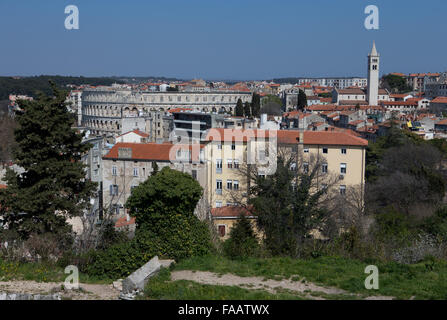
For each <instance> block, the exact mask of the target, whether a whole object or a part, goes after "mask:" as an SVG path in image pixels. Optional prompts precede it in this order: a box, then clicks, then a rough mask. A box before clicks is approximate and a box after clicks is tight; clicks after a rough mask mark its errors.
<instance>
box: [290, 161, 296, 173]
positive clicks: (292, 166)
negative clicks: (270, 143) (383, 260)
mask: <svg viewBox="0 0 447 320" xmlns="http://www.w3.org/2000/svg"><path fill="white" fill-rule="evenodd" d="M295 170H296V163H295V162H293V163H291V164H290V171H295Z"/></svg>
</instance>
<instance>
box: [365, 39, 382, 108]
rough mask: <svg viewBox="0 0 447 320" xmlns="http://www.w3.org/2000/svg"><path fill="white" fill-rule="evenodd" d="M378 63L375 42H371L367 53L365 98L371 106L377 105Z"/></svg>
mask: <svg viewBox="0 0 447 320" xmlns="http://www.w3.org/2000/svg"><path fill="white" fill-rule="evenodd" d="M379 64H380V55H379V54H378V53H377V49H376V43H375V42H373V47H372V50H371V53H370V54H369V55H368V92H367V99H368V103H369V105H371V106H377V105H378V96H379Z"/></svg>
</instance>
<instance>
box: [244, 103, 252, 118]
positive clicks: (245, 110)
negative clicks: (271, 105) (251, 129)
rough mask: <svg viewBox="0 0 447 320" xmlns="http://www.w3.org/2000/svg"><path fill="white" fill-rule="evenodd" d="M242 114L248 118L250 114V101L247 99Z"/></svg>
mask: <svg viewBox="0 0 447 320" xmlns="http://www.w3.org/2000/svg"><path fill="white" fill-rule="evenodd" d="M244 115H245V117H246V118H250V117H251V116H252V114H251V106H250V103H249V102H248V101H247V102H245V106H244Z"/></svg>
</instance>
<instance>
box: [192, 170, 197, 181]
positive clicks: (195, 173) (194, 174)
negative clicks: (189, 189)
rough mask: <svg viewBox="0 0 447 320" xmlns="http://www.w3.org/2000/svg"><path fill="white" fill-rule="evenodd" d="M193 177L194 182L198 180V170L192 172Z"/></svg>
mask: <svg viewBox="0 0 447 320" xmlns="http://www.w3.org/2000/svg"><path fill="white" fill-rule="evenodd" d="M191 176H192V178H193V179H194V180H197V170H192V171H191Z"/></svg>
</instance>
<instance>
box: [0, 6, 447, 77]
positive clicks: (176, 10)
mask: <svg viewBox="0 0 447 320" xmlns="http://www.w3.org/2000/svg"><path fill="white" fill-rule="evenodd" d="M69 4H74V5H76V6H78V8H79V11H80V29H79V30H66V29H65V28H64V20H65V18H66V15H65V14H64V8H65V6H67V5H69ZM131 4H132V5H131V6H129V4H123V3H119V2H117V1H109V2H107V4H105V3H103V4H99V3H89V2H87V1H71V2H67V1H65V2H61V3H60V4H57V5H56V4H54V3H51V4H50V3H45V4H39V6H37V5H36V4H34V3H32V4H24V3H14V2H13V1H3V2H2V3H1V4H0V12H1V13H0V16H1V18H2V19H0V30H4V34H2V38H3V39H4V43H5V44H6V45H5V50H4V52H3V56H4V58H3V59H1V62H0V70H2V74H1V75H2V76H31V75H40V74H49V75H56V74H60V75H73V76H81V75H82V76H87V77H88V76H126V77H150V76H153V77H174V78H179V79H192V78H203V79H206V80H213V79H216V80H217V79H219V80H265V79H273V78H284V77H314V78H318V77H320V78H321V77H366V76H367V74H366V69H365V67H364V66H365V61H366V58H367V54H368V53H369V50H370V48H371V45H372V42H373V41H374V40H375V41H376V45H377V48H378V50H379V51H380V52H381V58H382V68H381V75H383V74H386V73H390V72H402V73H407V74H408V73H412V72H440V71H444V70H445V69H446V68H447V66H446V64H445V62H444V61H443V56H442V55H443V52H445V50H446V48H447V45H446V44H445V43H442V41H437V40H439V39H437V38H436V33H429V32H428V31H429V30H433V28H436V29H439V30H440V29H442V28H445V27H447V22H445V20H443V19H442V14H441V12H443V10H442V8H447V4H446V3H445V2H442V1H438V0H433V1H430V6H433V7H436V8H437V10H435V11H433V10H428V9H426V7H427V4H419V3H408V2H405V3H404V2H403V1H393V3H389V2H385V1H379V0H378V1H375V3H374V4H375V5H377V7H378V8H379V12H380V28H379V30H366V29H365V28H364V26H363V24H364V20H365V18H366V16H367V15H366V14H364V9H365V7H366V6H367V5H369V4H370V3H368V2H363V1H351V0H347V1H343V2H342V3H339V2H337V3H334V2H333V1H328V0H318V1H316V2H315V1H314V2H312V3H306V2H302V1H299V2H296V1H295V2H292V1H277V2H276V1H275V2H274V3H270V2H266V1H256V2H255V1H245V2H244V3H243V4H241V3H237V2H235V1H227V2H225V3H210V2H205V1H188V2H187V3H183V2H180V1H171V2H170V3H168V4H161V3H157V2H149V3H141V2H138V1H133V2H132V3H131ZM404 4H405V5H404ZM303 12H305V13H306V14H303ZM18 16H20V17H21V20H20V22H21V23H20V24H18V23H17V17H18ZM428 16H430V17H429V19H428ZM426 18H427V19H426ZM11 26H13V28H15V29H16V30H15V32H14V33H7V32H5V30H8V29H11ZM414 42H416V44H414ZM418 43H419V45H418Z"/></svg>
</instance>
